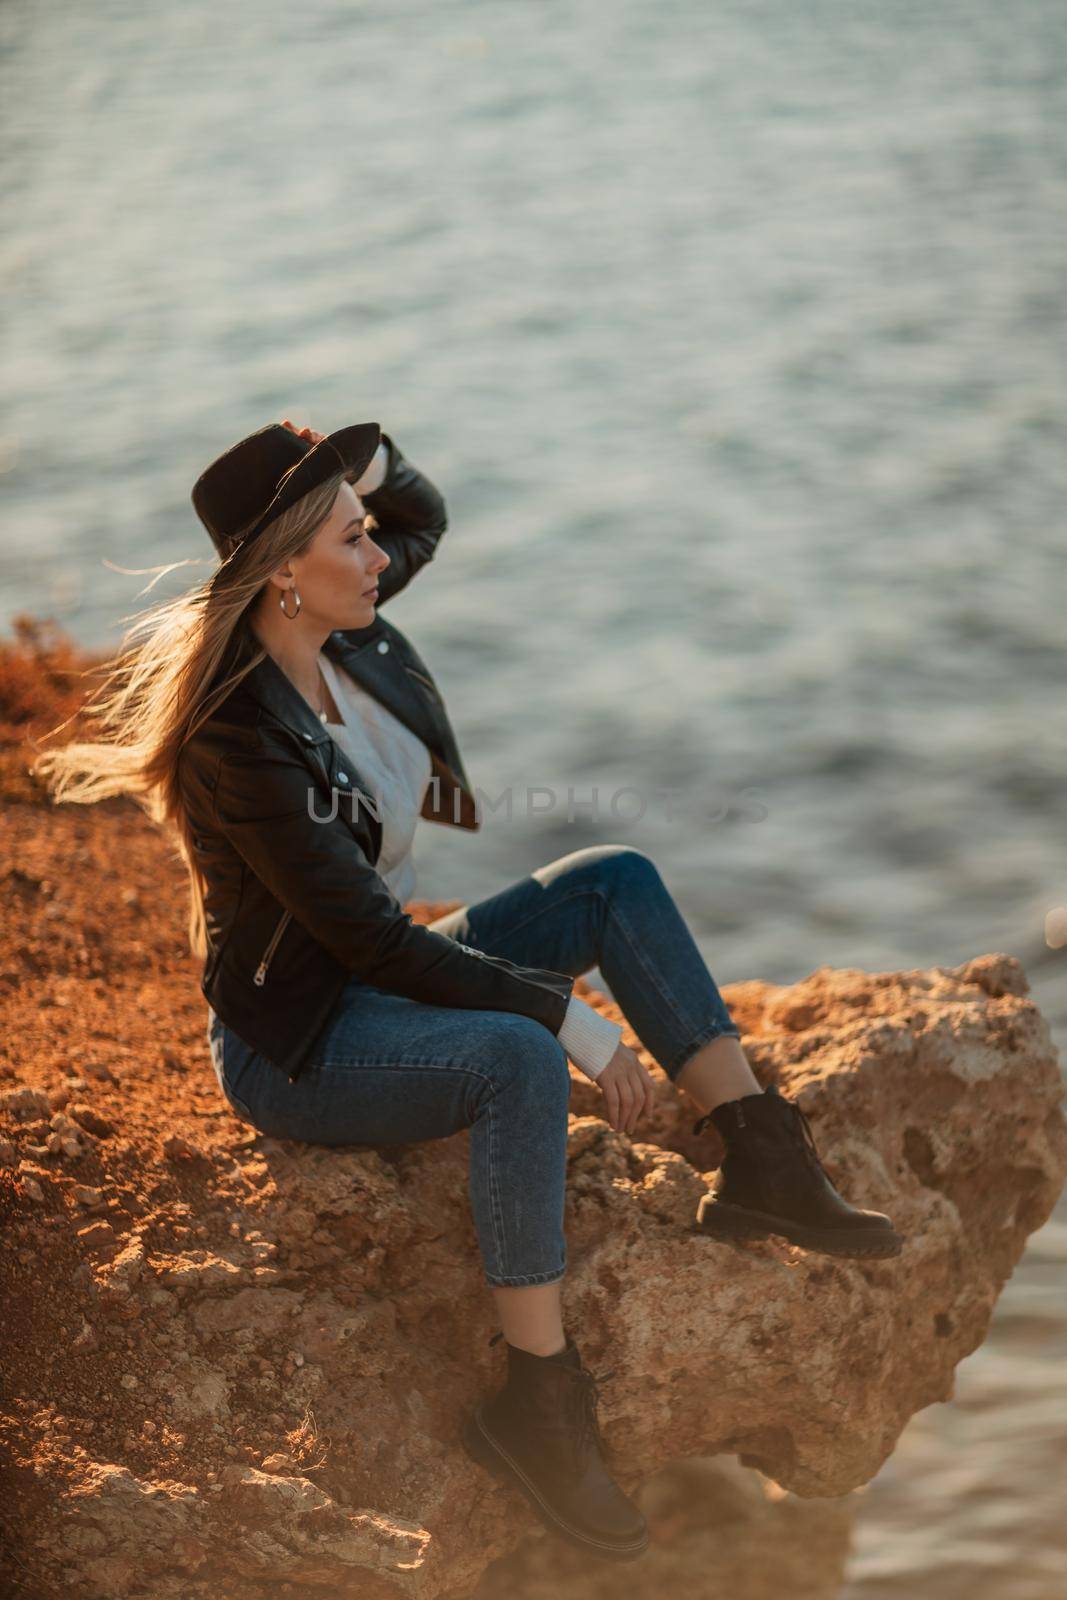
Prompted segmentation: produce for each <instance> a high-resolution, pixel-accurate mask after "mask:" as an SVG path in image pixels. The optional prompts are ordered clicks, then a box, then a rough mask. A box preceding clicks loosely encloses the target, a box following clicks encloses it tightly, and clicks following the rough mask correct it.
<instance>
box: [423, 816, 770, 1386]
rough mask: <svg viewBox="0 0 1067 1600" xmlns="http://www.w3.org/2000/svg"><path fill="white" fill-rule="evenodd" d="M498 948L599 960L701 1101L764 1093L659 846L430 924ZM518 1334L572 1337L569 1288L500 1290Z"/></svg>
mask: <svg viewBox="0 0 1067 1600" xmlns="http://www.w3.org/2000/svg"><path fill="white" fill-rule="evenodd" d="M430 926H431V927H432V928H434V929H435V930H436V931H437V932H440V933H447V934H449V935H450V936H451V937H452V938H454V939H459V940H460V941H461V942H462V943H464V944H469V945H472V946H473V947H474V948H475V949H478V950H484V951H485V952H486V954H488V955H495V956H504V957H506V958H507V959H508V960H509V961H515V962H518V963H520V964H522V965H527V966H539V967H547V968H549V969H550V970H551V971H554V972H566V973H570V974H571V975H572V976H574V977H578V976H580V975H581V974H582V973H585V972H588V971H589V970H590V968H592V967H595V966H598V967H599V968H600V970H601V971H602V972H603V974H604V977H605V978H606V979H607V981H608V983H609V984H610V986H611V991H612V994H613V995H614V996H615V999H616V1000H617V1001H618V1003H619V1006H620V1008H621V1010H622V1012H623V1015H624V1016H625V1017H626V1020H627V1022H628V1023H629V1024H630V1026H631V1027H632V1028H633V1030H634V1032H635V1033H636V1034H637V1036H638V1038H639V1039H640V1040H641V1043H642V1044H643V1045H644V1046H645V1047H646V1049H648V1050H649V1051H650V1052H651V1054H652V1055H653V1056H654V1057H655V1059H656V1060H657V1061H658V1062H659V1064H660V1065H661V1066H662V1068H663V1070H664V1071H665V1072H666V1073H667V1076H668V1077H669V1078H671V1079H672V1081H673V1082H675V1083H677V1084H678V1085H679V1087H681V1088H683V1089H685V1091H686V1093H687V1094H689V1095H691V1096H692V1098H693V1099H694V1100H695V1101H696V1103H697V1105H698V1106H699V1107H700V1109H701V1110H704V1111H708V1110H711V1108H712V1107H713V1106H716V1105H719V1104H721V1103H722V1102H723V1101H724V1100H731V1099H736V1098H737V1097H739V1096H741V1095H745V1094H758V1093H759V1092H760V1085H759V1083H758V1081H757V1080H756V1078H755V1076H754V1075H753V1072H752V1069H751V1067H750V1066H749V1064H748V1061H747V1060H746V1058H745V1054H744V1051H743V1050H742V1048H741V1045H740V1043H739V1039H740V1030H739V1028H738V1027H737V1025H736V1024H735V1023H734V1021H733V1019H732V1018H731V1016H730V1013H729V1011H728V1009H727V1007H726V1004H725V1002H724V1000H723V998H722V995H721V994H720V993H719V990H718V987H717V985H716V983H715V980H714V979H713V977H712V976H711V973H710V972H709V971H708V968H707V966H706V964H705V962H704V959H703V957H702V956H701V954H700V952H699V950H698V949H697V946H696V943H695V941H694V939H693V936H692V934H691V933H690V932H689V929H688V928H687V927H686V924H685V922H684V921H683V919H682V916H681V913H680V912H679V910H678V908H677V906H676V905H675V903H674V900H673V897H672V896H671V894H670V892H669V890H668V889H667V887H666V885H665V884H664V882H663V879H662V877H661V876H660V873H659V869H658V868H657V867H656V865H655V863H654V862H653V861H652V860H651V858H650V857H649V856H646V855H645V854H644V853H643V852H642V851H640V850H635V849H633V848H631V847H630V846H628V845H594V846H590V847H589V848H587V849H584V850H575V851H572V852H571V853H570V854H569V855H566V856H561V857H560V858H559V859H558V860H556V861H553V862H550V863H549V864H548V865H547V866H544V867H539V868H538V869H537V870H536V871H534V872H532V873H531V874H530V875H529V876H528V877H526V878H522V879H520V880H519V881H518V882H517V883H514V884H512V885H510V886H509V887H508V888H506V889H503V890H501V891H500V892H499V893H498V894H495V895H490V896H489V897H488V898H487V899H484V900H480V901H477V902H476V903H475V904H473V905H468V906H461V907H460V908H459V909H458V910H456V911H452V912H448V913H446V915H445V916H443V917H438V918H437V920H436V921H434V922H432V923H431V924H430ZM496 1299H497V1308H498V1311H499V1314H500V1319H501V1324H502V1326H503V1329H504V1336H505V1338H506V1339H507V1341H508V1343H509V1344H514V1345H517V1346H519V1347H520V1348H522V1349H526V1350H531V1351H534V1352H535V1353H537V1354H542V1355H547V1354H551V1353H554V1352H555V1351H557V1350H560V1349H562V1348H563V1344H564V1334H563V1327H562V1321H561V1314H560V1300H559V1287H558V1285H552V1286H551V1289H550V1291H548V1292H546V1291H544V1290H543V1289H536V1290H535V1289H520V1290H504V1291H497V1293H496Z"/></svg>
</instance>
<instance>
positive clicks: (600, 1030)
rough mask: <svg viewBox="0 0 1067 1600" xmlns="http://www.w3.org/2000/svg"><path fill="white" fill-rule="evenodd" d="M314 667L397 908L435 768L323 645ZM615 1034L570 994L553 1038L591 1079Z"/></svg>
mask: <svg viewBox="0 0 1067 1600" xmlns="http://www.w3.org/2000/svg"><path fill="white" fill-rule="evenodd" d="M319 666H320V667H321V668H322V675H323V677H324V678H325V679H326V682H327V684H328V685H329V689H330V693H331V694H332V695H333V698H334V701H335V702H336V705H337V709H338V711H339V712H340V713H341V716H342V717H343V719H344V720H343V721H342V722H327V723H326V724H325V726H326V729H327V731H328V733H329V734H330V737H331V738H332V739H333V741H334V743H335V744H336V745H337V746H338V747H339V748H340V749H341V750H343V751H344V753H345V755H346V756H347V757H348V759H349V760H350V761H351V763H352V766H353V768H354V770H355V773H358V775H359V784H360V786H361V787H360V788H359V789H358V791H357V790H356V789H354V790H353V793H354V794H356V795H357V799H358V803H359V804H360V805H365V806H367V807H368V808H370V809H371V811H372V814H376V815H377V816H378V818H379V820H380V822H381V825H382V849H381V854H380V856H379V858H378V861H377V864H376V869H375V870H376V871H377V872H378V874H379V876H380V877H381V878H382V879H383V880H384V881H385V883H386V884H387V885H388V887H389V889H390V890H391V891H392V893H393V894H394V895H395V896H396V898H397V900H398V901H399V902H400V904H401V905H402V906H403V905H404V904H405V903H406V902H407V901H408V900H410V899H411V898H412V897H413V895H414V893H415V858H414V855H413V852H412V843H413V840H414V837H415V828H416V825H417V823H418V821H419V815H420V812H421V808H422V802H423V797H424V795H425V793H426V786H427V784H428V783H429V781H430V778H431V776H432V773H433V762H432V760H431V758H430V752H429V749H428V747H427V745H426V744H425V742H424V741H423V740H422V739H420V738H419V736H418V734H417V733H413V732H412V731H411V729H410V728H409V727H407V726H406V724H404V723H403V722H401V721H400V719H399V717H396V716H394V715H393V713H392V712H391V711H390V710H389V709H388V708H387V707H386V706H384V705H383V704H382V702H381V701H380V700H378V699H376V698H375V697H374V695H372V694H368V692H367V691H366V689H364V688H363V687H362V685H361V684H358V683H357V682H356V681H355V679H354V678H353V677H352V676H351V674H350V673H347V672H346V671H345V670H344V668H343V667H338V666H335V664H334V663H333V662H332V661H331V660H330V658H329V656H327V655H325V654H324V653H323V652H322V651H321V650H320V651H319ZM360 796H363V797H364V798H360ZM621 1037H622V1028H621V1027H620V1026H619V1024H618V1023H617V1022H612V1021H611V1019H610V1017H605V1016H602V1015H601V1013H600V1012H599V1011H597V1010H595V1009H594V1007H593V1006H591V1005H587V1004H586V1002H585V1001H584V1000H581V999H579V997H578V996H577V995H574V994H572V995H571V997H570V1000H569V1001H568V1004H567V1010H566V1014H565V1015H564V1018H563V1025H562V1027H561V1028H560V1030H559V1033H558V1034H557V1038H558V1039H559V1042H560V1044H561V1045H562V1046H563V1048H564V1050H565V1051H566V1053H567V1055H568V1056H569V1057H570V1058H571V1060H572V1061H573V1062H574V1064H575V1066H576V1067H578V1068H579V1070H580V1071H582V1072H584V1073H585V1075H586V1077H589V1078H597V1077H598V1076H599V1075H600V1073H601V1072H603V1070H604V1068H605V1067H606V1066H607V1064H608V1062H609V1061H610V1060H611V1058H612V1056H613V1055H614V1054H615V1050H616V1047H617V1046H618V1042H619V1040H620V1038H621Z"/></svg>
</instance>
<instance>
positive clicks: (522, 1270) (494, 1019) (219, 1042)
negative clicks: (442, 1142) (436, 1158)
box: [209, 978, 570, 1333]
mask: <svg viewBox="0 0 1067 1600" xmlns="http://www.w3.org/2000/svg"><path fill="white" fill-rule="evenodd" d="M209 1027H210V1032H211V1036H212V1057H213V1060H214V1061H215V1064H216V1071H217V1072H219V1075H220V1083H221V1085H222V1088H223V1093H224V1094H225V1096H226V1098H227V1100H228V1101H229V1103H230V1105H231V1106H233V1108H234V1110H235V1111H237V1113H238V1114H239V1115H240V1116H242V1117H244V1118H245V1119H246V1120H247V1121H248V1122H250V1123H252V1125H253V1126H254V1127H256V1128H258V1129H259V1130H260V1131H261V1132H262V1133H266V1134H268V1135H271V1136H273V1137H275V1138H283V1139H285V1138H288V1139H303V1140H307V1141H309V1142H311V1143H315V1144H327V1145H345V1144H368V1145H388V1144H408V1143H414V1142H417V1141H422V1140H428V1139H438V1138H443V1137H445V1136H446V1135H448V1134H451V1133H455V1132H457V1131H459V1130H460V1129H462V1128H470V1130H471V1137H470V1166H469V1174H470V1196H471V1209H472V1212H473V1216H474V1223H475V1228H476V1231H477V1234H478V1241H479V1247H480V1249H481V1253H482V1260H483V1264H484V1268H485V1277H486V1281H487V1282H488V1283H489V1284H491V1285H493V1286H494V1287H498V1288H504V1289H510V1290H512V1291H514V1290H515V1289H517V1288H526V1287H533V1288H543V1287H544V1286H546V1285H547V1286H549V1287H551V1286H552V1285H554V1284H557V1283H558V1282H559V1280H560V1279H561V1278H562V1277H563V1273H564V1271H565V1266H566V1250H565V1242H564V1234H563V1209H564V1190H565V1183H566V1170H567V1103H568V1100H569V1098H570V1074H569V1072H568V1070H567V1058H566V1055H565V1054H564V1052H563V1047H562V1045H561V1044H560V1043H559V1041H558V1040H557V1039H556V1038H555V1037H554V1036H553V1035H552V1034H551V1033H550V1032H549V1030H548V1029H547V1028H545V1027H543V1026H542V1024H541V1023H540V1022H536V1021H534V1019H533V1018H531V1017H527V1016H523V1015H520V1014H518V1013H515V1012H509V1011H484V1010H467V1009H463V1008H460V1007H452V1006H430V1005H423V1004H421V1003H420V1002H418V1001H415V1000H409V999H407V998H406V997H404V996H402V995H397V994H392V993H388V992H386V991H385V990H382V989H378V988H375V987H373V986H372V985H368V984H363V983H361V982H360V981H359V980H358V979H355V978H354V979H353V980H352V981H351V982H350V983H349V984H348V985H347V987H346V988H345V990H344V991H343V993H342V997H341V1001H340V1002H339V1004H338V1006H337V1009H336V1011H335V1014H334V1016H333V1018H332V1019H331V1021H330V1023H329V1024H328V1025H327V1027H326V1029H325V1030H324V1031H323V1034H322V1035H321V1037H320V1038H319V1040H318V1042H317V1044H316V1048H315V1051H314V1055H313V1057H312V1060H311V1061H310V1062H309V1063H308V1065H307V1066H306V1067H305V1068H304V1070H303V1071H302V1072H301V1073H300V1075H299V1076H298V1077H297V1079H296V1081H295V1082H292V1081H290V1079H289V1078H288V1077H287V1076H286V1075H285V1074H284V1073H283V1072H281V1071H280V1070H279V1069H278V1068H277V1067H276V1066H274V1065H273V1063H271V1062H270V1061H269V1060H267V1059H265V1058H264V1057H263V1056H262V1055H259V1054H257V1053H256V1052H255V1051H254V1050H252V1049H251V1048H250V1047H249V1046H248V1045H247V1044H245V1043H244V1041H243V1040H242V1039H241V1038H239V1036H238V1035H237V1034H235V1033H233V1032H232V1031H231V1030H229V1029H227V1028H225V1027H223V1025H222V1024H221V1022H220V1021H219V1020H218V1019H217V1018H216V1019H214V1020H213V1021H211V1022H210V1023H209ZM557 1293H558V1291H557ZM533 1298H534V1299H535V1300H536V1299H537V1296H536V1295H535V1296H534V1297H533ZM541 1298H542V1300H543V1302H544V1303H545V1304H546V1305H549V1306H550V1305H551V1298H552V1297H551V1295H548V1296H542V1297H541ZM545 1326H550V1319H549V1322H548V1323H547V1324H545ZM542 1333H543V1328H542Z"/></svg>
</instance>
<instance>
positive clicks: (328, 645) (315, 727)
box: [245, 618, 445, 758]
mask: <svg viewBox="0 0 1067 1600" xmlns="http://www.w3.org/2000/svg"><path fill="white" fill-rule="evenodd" d="M383 645H384V647H385V648H384V649H383V648H382V646H383ZM322 649H323V654H324V655H326V656H328V657H329V659H330V660H331V661H333V662H335V663H336V664H337V665H338V666H341V667H343V668H344V669H345V671H346V672H348V673H349V674H350V675H351V676H352V677H353V678H354V679H355V681H356V682H357V683H358V684H359V685H360V686H361V687H362V688H364V689H366V690H367V692H368V693H369V694H372V695H373V696H374V698H375V699H376V700H380V701H381V703H382V705H384V706H385V707H386V708H387V709H388V710H389V711H391V712H392V713H393V715H394V716H396V717H398V718H399V719H400V721H401V722H402V723H403V724H404V726H405V727H407V728H410V729H411V731H412V732H413V733H416V734H418V736H419V738H420V739H422V740H423V741H424V742H425V743H426V744H427V745H428V746H429V747H430V749H431V750H433V751H434V752H435V753H436V754H437V755H438V756H441V757H442V758H444V757H445V751H444V749H443V743H442V739H441V733H440V730H439V728H438V727H437V726H436V724H435V722H434V719H433V716H432V715H431V713H430V711H429V709H428V708H427V707H426V705H425V702H424V701H423V700H422V699H420V697H419V694H418V692H417V691H416V689H415V687H414V685H413V684H412V682H411V679H410V678H409V677H408V674H407V673H406V672H405V670H404V667H403V663H402V662H401V660H400V657H399V653H398V652H397V646H396V630H395V629H393V628H392V627H391V626H390V624H389V623H387V622H385V621H384V620H382V619H381V618H379V619H376V621H375V622H374V623H372V624H371V626H370V627H369V628H361V629H350V630H348V631H347V632H343V631H338V632H336V633H331V634H330V635H329V637H328V638H327V639H326V640H325V642H324V644H323V647H322ZM245 682H246V684H247V685H248V686H249V688H250V689H251V691H252V693H253V694H254V696H255V698H256V700H257V701H258V702H259V704H260V705H261V706H263V707H264V709H265V710H267V711H269V712H270V713H271V715H272V716H275V717H277V718H278V720H279V721H280V722H282V723H284V724H285V726H286V727H288V728H291V729H292V730H293V731H294V732H295V733H298V734H299V735H300V737H301V738H302V739H303V741H304V743H305V744H308V745H324V744H330V743H332V739H331V735H330V733H329V730H328V729H327V728H325V727H324V726H323V724H322V723H321V722H320V720H319V718H318V717H317V716H316V715H315V712H314V711H313V710H312V708H311V707H310V706H309V705H308V703H307V701H306V700H305V699H304V696H303V695H302V694H301V693H300V691H299V689H297V688H296V686H295V685H294V684H293V683H291V682H290V680H289V678H288V677H287V676H286V674H285V673H284V672H283V671H282V669H281V667H280V666H279V665H278V663H277V662H276V661H275V659H274V657H273V656H272V655H270V654H269V653H268V654H267V655H265V656H264V657H263V660H262V661H260V662H259V663H258V664H257V665H256V666H255V667H253V669H252V671H251V672H250V673H249V674H248V677H247V678H246V679H245Z"/></svg>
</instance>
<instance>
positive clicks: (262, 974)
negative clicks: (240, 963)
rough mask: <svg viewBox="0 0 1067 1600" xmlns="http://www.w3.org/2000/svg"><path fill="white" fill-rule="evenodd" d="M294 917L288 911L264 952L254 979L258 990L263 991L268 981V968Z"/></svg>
mask: <svg viewBox="0 0 1067 1600" xmlns="http://www.w3.org/2000/svg"><path fill="white" fill-rule="evenodd" d="M292 915H293V913H292V912H291V911H287V912H286V913H285V915H284V916H283V917H282V919H281V921H280V922H279V923H278V926H277V927H276V928H275V930H274V932H273V933H272V934H271V940H270V944H269V945H268V946H267V948H266V949H265V950H264V952H263V959H262V961H261V962H260V963H259V966H258V967H257V968H256V975H255V977H254V978H253V979H252V982H253V983H254V984H255V985H256V988H257V989H262V987H263V985H264V984H265V983H266V981H267V968H268V967H269V966H270V964H271V960H272V958H273V956H274V952H275V950H277V948H278V940H279V939H280V938H281V936H282V934H283V933H284V932H285V930H286V928H287V927H288V926H289V923H290V921H291V920H292Z"/></svg>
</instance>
